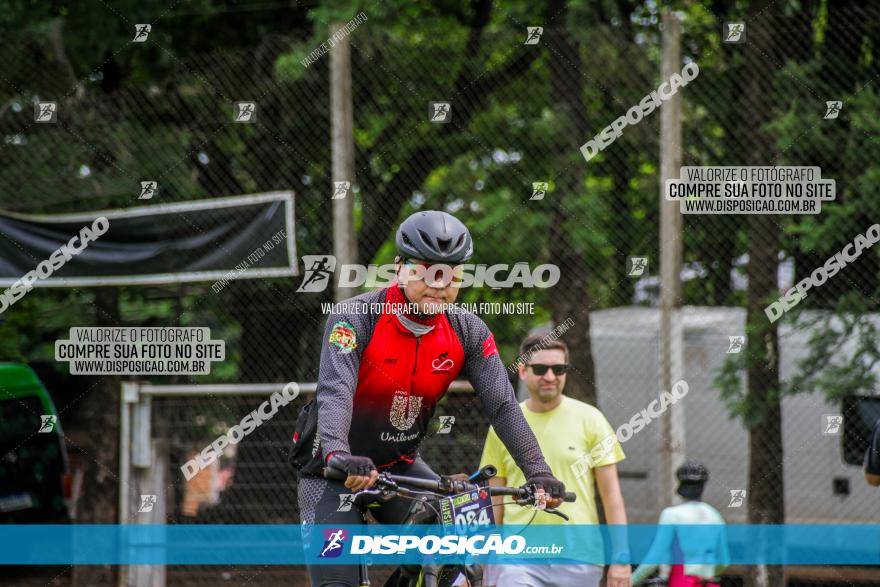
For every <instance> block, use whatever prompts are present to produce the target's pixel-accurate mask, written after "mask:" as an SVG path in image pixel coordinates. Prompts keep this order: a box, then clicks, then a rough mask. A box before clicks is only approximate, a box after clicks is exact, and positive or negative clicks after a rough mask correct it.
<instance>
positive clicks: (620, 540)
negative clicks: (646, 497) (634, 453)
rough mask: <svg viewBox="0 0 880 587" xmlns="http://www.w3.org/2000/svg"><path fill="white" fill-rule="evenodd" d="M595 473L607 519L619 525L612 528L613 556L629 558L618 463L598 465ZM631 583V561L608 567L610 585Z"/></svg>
mask: <svg viewBox="0 0 880 587" xmlns="http://www.w3.org/2000/svg"><path fill="white" fill-rule="evenodd" d="M593 473H594V475H595V477H596V485H598V487H599V495H600V496H601V498H602V506H603V508H604V509H605V519H606V520H607V522H608V524H610V525H616V526H619V527H618V528H610V530H611V554H612V557H614V556H616V555H626V557H627V558H629V543H628V541H627V536H626V507H625V506H624V503H623V493H621V491H620V481H619V479H618V477H617V465H605V466H603V467H598V468H596V469H595V470H594V471H593ZM612 560H613V558H612ZM629 585H630V566H629V561H628V560H626V561H622V562H621V564H611V565H610V566H609V567H608V587H617V586H620V587H624V586H626V587H628V586H629Z"/></svg>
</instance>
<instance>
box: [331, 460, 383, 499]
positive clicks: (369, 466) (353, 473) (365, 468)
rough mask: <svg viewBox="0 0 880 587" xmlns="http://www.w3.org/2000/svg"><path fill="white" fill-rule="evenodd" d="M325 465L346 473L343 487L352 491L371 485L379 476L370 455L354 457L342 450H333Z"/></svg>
mask: <svg viewBox="0 0 880 587" xmlns="http://www.w3.org/2000/svg"><path fill="white" fill-rule="evenodd" d="M327 466H329V467H333V468H334V469H339V470H340V471H343V472H344V473H345V474H346V475H348V477H347V478H346V479H345V487H347V488H348V489H351V490H352V491H354V492H357V491H360V490H362V489H367V488H369V487H372V486H373V484H374V483H375V482H376V479H378V478H379V472H378V471H377V470H376V465H374V464H373V461H372V459H370V457H356V456H354V455H350V454H348V453H344V452H335V453H333V454H332V455H330V458H329V459H328V460H327Z"/></svg>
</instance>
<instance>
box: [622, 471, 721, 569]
mask: <svg viewBox="0 0 880 587" xmlns="http://www.w3.org/2000/svg"><path fill="white" fill-rule="evenodd" d="M675 475H676V477H678V482H679V484H678V494H679V495H680V496H682V497H683V498H684V499H685V500H686V501H685V502H684V503H683V504H680V505H675V506H672V507H668V508H666V509H664V510H663V511H662V512H661V513H660V522H659V523H660V524H661V525H663V524H678V525H695V524H712V525H718V526H723V525H724V518H722V517H721V514H720V513H718V510H716V509H715V508H713V507H712V506H711V505H709V504H708V503H706V502H704V501H701V499H700V498H701V497H702V495H703V488H704V487H705V485H706V481H708V480H709V471H708V470H707V469H706V467H705V466H704V465H703V463H701V462H699V461H696V460H692V459H688V460H687V461H685V463H684V464H683V465H682V466H681V467H679V468H678V470H677V471H676V472H675ZM670 551H672V552H673V559H672V560H673V561H683V560H687V559H690V560H716V561H718V563H717V564H711V563H702V564H682V562H675V564H673V565H672V569H671V571H670V573H669V583H668V585H669V587H698V586H705V587H718V583H717V579H716V577H717V576H718V575H719V574H720V573H721V571H722V570H724V568H725V566H726V562H727V561H728V560H730V555H729V551H728V546H727V535H726V533H725V532H724V529H723V528H720V529H719V531H718V532H717V535H716V536H715V539H714V540H701V541H699V543H698V544H695V543H694V541H693V540H680V539H679V537H677V536H676V534H675V531H674V529H670V530H669V531H667V530H666V529H664V528H662V527H658V530H657V536H656V538H654V542H653V543H652V544H651V548H650V549H649V550H648V553H647V554H646V555H645V560H647V561H649V562H648V563H646V564H642V565H639V567H638V568H637V569H636V570H635V571H634V572H633V574H632V583H633V585H638V584H639V583H640V582H641V581H644V580H645V579H647V578H648V576H650V575H651V573H653V572H654V570H655V569H656V568H657V566H658V565H657V564H656V563H650V561H657V560H663V558H664V554H663V553H666V552H670Z"/></svg>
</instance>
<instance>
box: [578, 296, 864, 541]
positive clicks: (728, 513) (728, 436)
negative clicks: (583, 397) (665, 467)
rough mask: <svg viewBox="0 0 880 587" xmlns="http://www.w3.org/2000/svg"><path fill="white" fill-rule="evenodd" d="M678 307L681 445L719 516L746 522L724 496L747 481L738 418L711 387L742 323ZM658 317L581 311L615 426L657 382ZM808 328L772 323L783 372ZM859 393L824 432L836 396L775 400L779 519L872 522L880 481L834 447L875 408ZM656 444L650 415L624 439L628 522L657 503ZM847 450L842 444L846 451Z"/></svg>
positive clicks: (712, 311) (646, 311)
mask: <svg viewBox="0 0 880 587" xmlns="http://www.w3.org/2000/svg"><path fill="white" fill-rule="evenodd" d="M682 312H683V320H684V345H685V349H684V357H685V369H684V379H685V381H687V383H688V385H689V392H688V395H687V396H686V397H685V398H684V399H682V400H681V401H682V402H683V405H684V409H685V429H686V444H685V447H686V452H687V455H688V456H689V457H693V458H697V459H699V460H701V461H703V462H704V463H705V464H706V466H707V467H708V468H709V471H710V480H709V483H708V485H707V489H706V494H705V496H704V497H705V499H706V501H708V502H709V503H711V504H712V505H714V506H715V507H717V508H718V510H719V511H720V512H721V513H722V514H723V515H724V517H725V518H726V519H727V521H728V523H745V522H746V507H747V503H745V502H744V503H743V504H742V505H741V506H740V507H729V506H730V505H731V491H732V490H740V489H746V490H748V434H747V432H746V429H745V428H744V427H743V425H742V423H741V422H740V421H739V420H738V419H732V418H731V417H730V415H729V412H728V409H727V407H726V406H725V404H724V403H723V401H722V400H721V398H720V392H719V391H718V390H717V389H714V388H713V387H712V382H713V379H714V378H715V376H716V374H717V372H718V370H719V368H720V367H721V366H722V364H723V362H724V361H725V359H726V358H727V357H728V356H729V355H728V354H727V350H728V346H729V338H728V337H729V336H735V335H744V333H745V332H744V331H745V328H744V326H745V310H744V309H742V308H717V307H687V308H684V309H683V310H682ZM659 317H660V312H659V310H658V309H656V308H639V307H632V308H615V309H610V310H602V311H598V312H593V313H591V315H590V318H591V322H592V332H591V335H592V340H593V357H594V360H595V363H596V378H597V387H598V403H599V408H600V409H601V410H602V412H603V413H604V414H605V416H606V417H607V418H608V420H609V421H610V422H611V424H612V426H613V427H614V428H615V429H616V428H617V427H618V426H620V425H621V424H623V423H624V422H627V421H629V419H630V418H631V417H632V416H633V415H634V414H636V413H637V412H639V411H641V410H643V409H645V408H646V407H647V406H648V404H650V402H651V401H652V400H653V399H655V398H656V397H657V396H658V393H659V391H660V390H659V389H658V381H659V374H658V369H659V339H658V326H659ZM878 323H880V320H878ZM808 338H809V333H808V332H805V331H793V330H792V329H791V328H790V327H788V326H782V327H781V328H780V372H781V375H782V377H783V378H788V377H790V376H792V375H793V374H794V373H795V372H796V369H797V363H798V361H799V360H801V359H802V358H804V357H805V355H806V352H807V341H808ZM751 343H752V344H755V343H756V341H751ZM746 344H749V341H746ZM743 352H745V351H743ZM743 380H744V377H743ZM851 403H853V404H856V403H858V402H857V400H853V401H852V402H851ZM862 403H863V404H864V405H860V406H859V408H858V409H855V408H854V409H852V410H850V411H849V412H848V413H847V414H846V417H845V419H844V425H843V426H841V427H840V428H839V430H838V431H837V432H836V433H832V434H829V433H826V428H827V426H826V424H827V422H826V419H825V416H827V415H840V414H843V408H842V407H841V405H840V403H830V402H828V401H826V400H825V398H824V397H822V396H821V395H820V394H819V393H817V392H809V393H802V394H800V395H796V396H792V397H787V398H785V399H784V400H783V407H782V425H783V446H784V455H785V456H784V480H785V488H784V490H785V511H786V520H785V521H786V523H789V524H811V523H820V524H831V523H834V524H848V523H874V524H876V523H880V490H878V489H876V488H872V487H870V486H868V485H867V484H866V483H865V482H864V477H863V474H862V471H861V467H860V464H850V463H847V462H845V461H844V455H843V444H844V442H843V441H844V434H845V433H846V434H848V435H849V436H850V438H851V439H852V438H854V437H858V436H863V435H864V429H865V427H866V426H867V424H865V423H864V422H863V423H859V422H857V421H856V420H857V419H859V418H858V416H857V415H856V412H857V411H858V410H861V411H862V412H863V413H864V417H863V418H861V419H863V420H866V421H871V420H873V418H874V417H875V416H874V414H875V413H876V412H874V411H873V410H876V409H877V408H876V404H875V403H874V401H873V400H871V399H867V400H866V401H863V402H862ZM860 427H861V428H860ZM854 435H855V436H854ZM659 444H660V422H659V420H653V421H652V422H651V423H650V424H649V425H647V426H646V427H645V428H644V429H643V430H641V431H640V432H639V433H637V434H635V435H634V436H633V437H632V438H630V439H629V440H628V441H627V442H626V443H624V445H623V449H624V452H625V453H626V456H627V458H626V460H625V461H623V462H622V463H621V464H620V465H619V470H620V475H621V485H622V488H623V494H624V498H625V500H626V505H627V514H628V516H629V519H630V521H631V523H643V524H653V523H656V521H657V517H658V515H659V512H660V509H661V506H660V501H659V495H658V487H659V478H658V475H659V470H658V468H659V463H660V452H659V451H660V446H659ZM853 454H854V452H853V451H852V450H851V451H850V460H851V461H852V460H854V457H853V456H852V455H853ZM746 499H748V493H747V494H746Z"/></svg>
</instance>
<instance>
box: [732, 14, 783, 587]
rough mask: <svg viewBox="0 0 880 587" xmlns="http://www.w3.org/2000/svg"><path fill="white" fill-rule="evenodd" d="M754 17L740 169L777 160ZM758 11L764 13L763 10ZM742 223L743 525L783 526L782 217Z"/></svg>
mask: <svg viewBox="0 0 880 587" xmlns="http://www.w3.org/2000/svg"><path fill="white" fill-rule="evenodd" d="M758 4H759V6H756V7H754V10H755V14H758V13H759V12H760V14H761V17H760V18H756V19H754V20H752V21H751V22H749V21H748V20H747V21H746V22H748V23H749V25H748V32H747V34H748V35H749V37H748V38H749V43H747V44H746V45H744V46H743V47H744V50H745V52H746V55H745V56H746V71H745V72H744V73H745V76H744V78H745V87H744V95H743V98H744V100H745V105H746V106H747V109H745V110H743V112H748V113H749V115H748V116H744V117H743V119H742V120H743V123H744V124H746V125H748V126H749V127H750V128H749V133H748V135H747V136H748V137H749V140H748V141H747V143H746V145H747V148H746V155H745V162H746V164H747V165H768V164H771V162H772V161H774V159H775V156H776V153H775V149H774V141H773V136H772V135H771V134H769V133H768V132H767V131H766V130H765V125H766V123H767V122H768V121H769V120H770V119H771V118H772V113H773V106H774V103H773V80H774V77H775V75H776V68H775V67H773V66H772V64H771V63H768V60H769V59H770V58H769V57H768V56H773V58H775V57H776V55H775V47H774V38H776V37H775V31H777V30H778V29H777V27H776V26H775V24H776V23H777V22H778V20H779V10H780V9H779V7H778V6H775V5H773V2H772V0H763V1H762V2H758ZM768 4H769V5H768ZM762 9H763V10H762ZM747 218H748V220H747V222H748V243H749V244H748V253H749V265H748V270H747V271H748V280H749V286H748V292H747V318H746V320H747V325H746V332H747V333H748V342H749V344H748V357H747V359H748V367H747V369H748V373H747V386H748V391H747V396H746V397H747V399H746V401H747V402H748V404H749V406H750V412H749V414H750V417H748V418H747V421H746V424H747V426H748V430H749V486H748V487H747V488H746V489H747V492H748V493H747V500H748V521H749V523H750V524H783V523H785V501H784V495H785V488H784V476H783V452H782V451H783V447H782V407H781V404H780V398H779V337H778V332H777V324H778V322H777V323H773V324H771V323H770V322H769V321H768V320H767V316H766V315H765V314H764V307H765V306H766V305H767V303H768V300H770V299H773V298H775V297H777V296H778V295H779V291H778V288H777V282H776V274H777V268H778V259H779V240H780V229H779V223H780V222H781V221H782V217H781V216H771V215H766V214H754V215H751V216H748V217H747ZM784 571H785V569H784V567H782V566H777V565H755V566H750V567H749V568H748V573H747V575H746V582H745V585H746V587H769V586H772V587H782V586H783V585H785V572H784Z"/></svg>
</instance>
